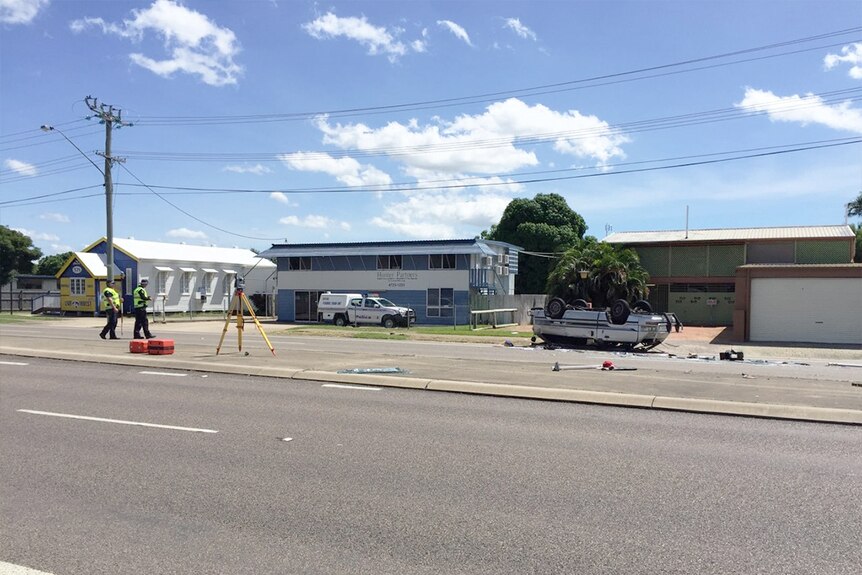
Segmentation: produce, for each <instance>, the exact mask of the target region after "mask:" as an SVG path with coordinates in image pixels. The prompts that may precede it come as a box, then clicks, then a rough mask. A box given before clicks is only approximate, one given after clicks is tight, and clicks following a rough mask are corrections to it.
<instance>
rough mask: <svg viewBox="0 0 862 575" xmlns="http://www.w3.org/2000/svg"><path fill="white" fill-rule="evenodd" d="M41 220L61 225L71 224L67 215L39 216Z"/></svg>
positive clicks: (54, 213)
mask: <svg viewBox="0 0 862 575" xmlns="http://www.w3.org/2000/svg"><path fill="white" fill-rule="evenodd" d="M39 219H42V220H50V221H52V222H59V223H61V224H68V223H69V216H67V215H66V214H58V213H56V212H48V213H45V214H42V215H40V216H39Z"/></svg>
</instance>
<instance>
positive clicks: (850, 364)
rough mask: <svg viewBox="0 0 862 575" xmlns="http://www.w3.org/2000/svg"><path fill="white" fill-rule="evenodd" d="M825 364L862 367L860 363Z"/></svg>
mask: <svg viewBox="0 0 862 575" xmlns="http://www.w3.org/2000/svg"><path fill="white" fill-rule="evenodd" d="M826 365H836V366H838V367H862V363H837V362H836V363H827V364H826Z"/></svg>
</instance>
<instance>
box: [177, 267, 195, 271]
mask: <svg viewBox="0 0 862 575" xmlns="http://www.w3.org/2000/svg"><path fill="white" fill-rule="evenodd" d="M180 269H181V270H182V271H184V272H196V271H198V270H196V269H195V268H184V267H182V266H180Z"/></svg>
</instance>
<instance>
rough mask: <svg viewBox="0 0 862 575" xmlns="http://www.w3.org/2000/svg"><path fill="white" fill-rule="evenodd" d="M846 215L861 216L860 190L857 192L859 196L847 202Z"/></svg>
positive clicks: (861, 193)
mask: <svg viewBox="0 0 862 575" xmlns="http://www.w3.org/2000/svg"><path fill="white" fill-rule="evenodd" d="M847 215H848V216H850V217H853V216H862V192H859V196H858V197H857V198H856V199H855V200H853V201H852V202H850V203H849V204H847Z"/></svg>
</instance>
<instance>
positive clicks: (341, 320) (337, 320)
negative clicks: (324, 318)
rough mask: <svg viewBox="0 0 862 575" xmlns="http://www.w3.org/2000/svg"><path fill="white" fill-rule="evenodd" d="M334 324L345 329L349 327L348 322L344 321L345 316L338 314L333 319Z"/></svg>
mask: <svg viewBox="0 0 862 575" xmlns="http://www.w3.org/2000/svg"><path fill="white" fill-rule="evenodd" d="M332 323H334V324H335V325H337V326H338V327H344V326H345V325H347V321H346V320H345V319H344V316H343V315H341V314H338V315H337V316H335V317H334V318H332Z"/></svg>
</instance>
